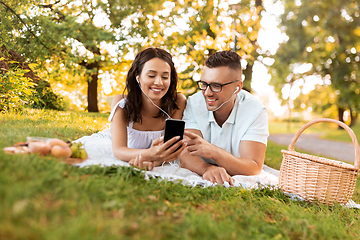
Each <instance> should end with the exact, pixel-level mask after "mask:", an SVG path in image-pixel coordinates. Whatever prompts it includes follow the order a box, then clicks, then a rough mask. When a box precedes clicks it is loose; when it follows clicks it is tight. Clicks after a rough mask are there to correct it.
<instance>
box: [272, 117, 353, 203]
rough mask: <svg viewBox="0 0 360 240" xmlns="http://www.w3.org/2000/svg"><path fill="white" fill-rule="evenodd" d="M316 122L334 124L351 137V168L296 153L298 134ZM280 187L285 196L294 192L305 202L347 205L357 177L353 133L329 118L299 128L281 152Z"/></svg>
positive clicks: (324, 159)
mask: <svg viewBox="0 0 360 240" xmlns="http://www.w3.org/2000/svg"><path fill="white" fill-rule="evenodd" d="M319 122H331V123H336V124H338V125H339V126H341V127H342V128H344V129H345V130H346V131H347V133H348V134H349V135H350V137H351V140H352V142H353V145H354V149H355V161H354V163H355V164H354V165H351V164H348V163H344V162H341V161H336V160H331V159H326V158H322V157H317V156H313V155H309V154H304V153H298V152H296V151H295V150H294V146H295V143H296V141H297V140H298V138H299V137H300V135H301V133H302V132H303V131H304V130H305V129H307V128H308V127H310V126H311V125H313V124H316V123H319ZM281 152H282V153H283V161H282V163H281V167H280V175H279V185H280V188H281V189H282V190H283V191H284V192H287V193H294V194H297V195H299V196H301V197H302V198H304V199H305V200H306V201H319V202H321V203H324V204H329V205H330V206H331V205H333V204H334V203H335V202H338V203H341V204H345V203H347V202H348V201H349V200H350V199H351V197H352V195H353V193H354V189H355V185H356V180H357V177H358V175H359V164H360V158H359V144H358V141H357V139H356V136H355V134H354V132H353V131H352V130H351V128H349V127H348V126H347V125H346V124H344V123H342V122H340V121H337V120H334V119H328V118H322V119H316V120H313V121H310V122H308V123H307V124H305V125H304V126H302V127H301V128H300V129H299V131H298V132H297V133H296V134H295V136H294V138H293V140H292V142H291V143H290V145H289V146H288V150H282V151H281Z"/></svg>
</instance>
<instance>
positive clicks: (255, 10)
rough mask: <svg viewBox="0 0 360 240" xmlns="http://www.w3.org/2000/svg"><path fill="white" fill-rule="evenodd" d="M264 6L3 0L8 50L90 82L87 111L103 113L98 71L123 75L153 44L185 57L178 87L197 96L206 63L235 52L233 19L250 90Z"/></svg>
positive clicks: (55, 75)
mask: <svg viewBox="0 0 360 240" xmlns="http://www.w3.org/2000/svg"><path fill="white" fill-rule="evenodd" d="M261 3H262V1H261V0H257V1H250V0H246V1H241V2H240V5H241V8H240V9H238V10H237V11H235V12H234V11H233V12H231V11H230V8H229V4H228V3H227V1H225V0H221V1H213V0H204V1H190V0H184V1H181V2H180V1H165V0H161V1H155V0H151V1H137V0H107V1H93V0H82V1H80V0H67V1H49V0H41V1H35V0H29V1H26V0H15V1H10V0H0V5H1V4H2V5H3V9H4V10H5V11H1V15H0V17H1V18H2V22H1V23H2V24H1V26H0V30H1V34H2V39H3V41H4V42H6V44H7V45H8V47H9V48H13V49H19V51H20V52H19V53H20V54H21V55H23V56H24V57H26V59H27V60H29V61H33V62H37V63H39V64H40V65H41V66H43V67H46V70H47V72H48V73H49V76H50V78H51V79H55V80H57V81H58V82H61V83H65V82H68V83H69V84H73V83H74V82H78V83H79V81H85V82H86V83H87V85H88V93H87V96H88V111H98V108H97V101H98V99H97V94H98V82H99V81H98V79H99V73H100V72H102V71H109V69H111V68H112V67H113V68H114V69H116V73H114V74H113V75H116V76H119V75H121V74H119V72H124V69H126V67H127V65H128V60H127V58H126V56H127V54H128V53H136V52H138V51H139V50H140V49H142V48H144V47H147V46H160V47H163V48H166V49H167V50H169V51H170V52H171V53H172V54H173V55H174V56H175V58H178V59H180V60H179V61H180V63H181V66H180V71H179V78H180V88H181V89H182V91H183V92H184V93H185V94H186V95H190V94H192V93H194V92H195V91H197V88H196V83H195V81H193V80H194V79H195V78H196V75H197V76H199V73H200V71H201V70H202V67H203V63H204V60H205V58H206V57H208V56H209V55H211V54H212V53H213V52H215V51H218V50H225V49H230V43H231V42H232V40H233V34H232V32H231V31H230V29H231V28H232V25H231V24H232V23H231V21H230V22H229V19H230V20H231V19H232V18H236V19H240V23H241V24H238V25H237V31H238V32H239V33H238V34H241V35H240V36H238V41H237V46H238V47H237V51H238V52H239V53H240V55H242V56H243V57H244V58H245V59H246V60H247V62H248V67H247V68H246V69H245V71H244V74H245V75H246V80H247V85H248V86H249V87H250V82H251V73H252V64H253V62H254V61H255V60H256V59H257V57H258V54H259V46H258V45H257V41H256V39H257V36H258V31H259V29H260V13H261V11H262V7H261ZM4 6H5V7H4ZM99 16H102V18H103V20H102V21H101V20H99ZM109 46H110V47H112V48H114V49H116V51H115V53H114V52H113V51H112V52H110V50H109ZM124 62H125V63H126V64H124ZM65 72H68V73H67V74H66V73H65ZM69 73H71V74H72V75H74V77H72V78H71V77H69V75H70V74H69ZM64 76H65V77H66V78H64ZM79 79H80V80H79ZM81 79H82V80H81ZM80 84H81V85H82V84H83V83H82V82H80Z"/></svg>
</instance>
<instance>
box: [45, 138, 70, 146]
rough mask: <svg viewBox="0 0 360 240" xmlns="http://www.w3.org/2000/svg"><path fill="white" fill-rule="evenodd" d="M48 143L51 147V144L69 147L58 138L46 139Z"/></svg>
mask: <svg viewBox="0 0 360 240" xmlns="http://www.w3.org/2000/svg"><path fill="white" fill-rule="evenodd" d="M48 143H49V144H50V145H51V147H53V146H61V147H69V145H68V144H67V143H66V142H64V141H63V140H61V139H58V138H52V139H50V140H49V141H48Z"/></svg>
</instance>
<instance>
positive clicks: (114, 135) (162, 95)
mask: <svg viewBox="0 0 360 240" xmlns="http://www.w3.org/2000/svg"><path fill="white" fill-rule="evenodd" d="M177 83H178V76H177V72H176V69H175V67H174V63H173V61H172V56H171V54H170V53H168V52H167V51H165V50H163V49H159V48H153V47H150V48H147V49H145V50H143V51H141V52H139V53H138V54H137V55H136V57H135V60H134V62H133V63H132V66H131V68H130V70H129V72H128V74H127V77H126V90H127V96H126V98H125V97H124V95H117V96H115V97H114V99H113V101H112V104H111V109H112V110H111V114H110V116H109V120H110V121H111V141H112V149H113V153H114V156H115V157H117V158H119V159H120V160H123V161H126V162H129V163H130V165H133V166H136V167H139V168H143V167H146V168H147V169H148V170H151V169H153V167H155V166H160V165H161V164H162V163H163V162H164V161H166V162H170V161H173V160H176V159H178V158H179V159H180V164H181V167H184V168H187V169H189V170H191V171H193V172H195V173H197V174H199V175H201V176H202V177H203V179H205V180H208V181H211V182H213V183H215V182H216V183H218V184H223V183H224V182H228V183H229V184H230V185H233V183H234V179H233V178H232V177H231V176H233V175H257V174H260V172H261V169H262V166H263V163H264V158H265V151H266V144H267V137H268V135H269V133H268V122H267V113H266V109H265V107H264V106H263V104H262V103H261V102H260V101H259V100H257V99H256V98H255V97H253V96H252V95H251V94H250V93H248V92H246V91H244V90H242V85H243V82H242V69H241V64H240V56H239V55H238V54H237V53H235V52H233V51H220V52H216V53H214V54H213V55H211V56H210V57H209V58H208V59H207V60H206V61H205V67H204V69H203V73H202V76H201V80H200V81H199V82H198V87H199V89H200V90H201V92H198V93H195V94H194V95H193V96H190V97H189V99H188V100H186V98H185V96H184V95H183V94H181V93H178V92H177V90H176V86H177ZM169 117H171V118H173V119H183V120H185V122H186V125H185V129H186V130H185V133H184V139H183V140H182V141H178V140H179V139H178V137H174V138H172V139H171V140H169V141H167V142H165V143H164V142H163V131H164V127H165V119H166V118H169ZM177 141H178V142H177ZM174 143H175V144H174ZM172 144H174V145H173V146H171V145H172ZM177 148H179V149H178V150H176V149H177ZM175 150H176V151H175Z"/></svg>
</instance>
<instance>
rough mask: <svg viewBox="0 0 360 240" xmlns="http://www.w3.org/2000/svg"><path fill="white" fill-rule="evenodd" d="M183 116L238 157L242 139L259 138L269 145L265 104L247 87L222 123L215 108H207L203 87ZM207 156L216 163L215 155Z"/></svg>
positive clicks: (240, 93)
mask: <svg viewBox="0 0 360 240" xmlns="http://www.w3.org/2000/svg"><path fill="white" fill-rule="evenodd" d="M183 120H185V122H186V124H185V128H186V129H197V130H200V131H201V133H202V135H203V138H204V139H205V140H206V141H208V142H210V143H211V144H214V145H216V146H217V147H220V148H222V149H223V150H225V151H227V152H229V153H231V154H232V155H234V156H235V157H240V152H239V144H240V141H242V140H248V141H256V142H261V143H264V144H265V145H266V144H267V138H268V136H269V130H268V120H267V112H266V108H265V106H264V105H263V104H262V103H261V102H260V100H258V99H257V98H256V97H254V96H253V95H252V94H250V93H249V92H247V91H245V90H241V91H240V92H239V93H238V94H237V96H236V100H235V105H234V108H233V109H232V111H231V114H230V116H229V117H228V119H227V120H226V121H225V123H224V124H223V125H222V127H220V126H219V125H218V124H217V123H216V121H215V118H214V114H213V112H210V111H208V110H207V108H206V102H205V99H204V96H203V94H202V92H201V91H200V92H197V93H195V94H194V95H192V96H190V97H189V98H188V100H187V104H186V108H185V111H184V116H183ZM204 160H205V161H206V162H209V163H213V164H215V161H213V160H212V159H204Z"/></svg>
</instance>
